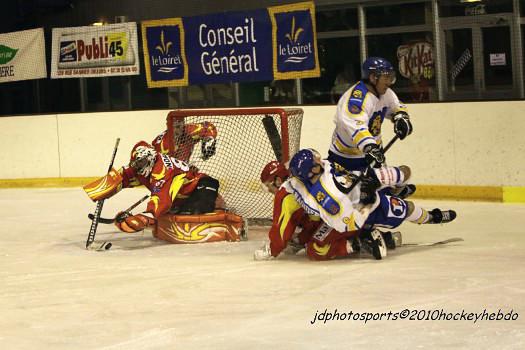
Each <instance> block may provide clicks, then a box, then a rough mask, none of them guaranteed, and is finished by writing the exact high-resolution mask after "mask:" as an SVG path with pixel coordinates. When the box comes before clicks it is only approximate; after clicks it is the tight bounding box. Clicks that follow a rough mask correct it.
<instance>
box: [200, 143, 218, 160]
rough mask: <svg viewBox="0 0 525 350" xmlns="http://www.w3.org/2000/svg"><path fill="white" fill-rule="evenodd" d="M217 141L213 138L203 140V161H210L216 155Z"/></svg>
mask: <svg viewBox="0 0 525 350" xmlns="http://www.w3.org/2000/svg"><path fill="white" fill-rule="evenodd" d="M216 143H217V140H216V139H212V138H207V139H202V141H201V153H202V160H208V159H210V158H211V157H213V156H214V155H215V152H216V151H217V146H216Z"/></svg>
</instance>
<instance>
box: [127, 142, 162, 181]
mask: <svg viewBox="0 0 525 350" xmlns="http://www.w3.org/2000/svg"><path fill="white" fill-rule="evenodd" d="M156 156H157V152H156V151H155V149H154V148H153V146H151V145H150V144H149V143H147V142H145V141H140V142H138V143H137V144H136V145H135V146H134V147H133V150H132V151H131V159H130V161H129V166H130V167H132V168H133V169H135V170H136V171H137V173H139V175H142V176H144V177H148V176H149V175H150V173H151V170H152V169H153V165H155V158H156Z"/></svg>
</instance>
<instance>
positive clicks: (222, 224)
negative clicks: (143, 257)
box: [153, 210, 245, 244]
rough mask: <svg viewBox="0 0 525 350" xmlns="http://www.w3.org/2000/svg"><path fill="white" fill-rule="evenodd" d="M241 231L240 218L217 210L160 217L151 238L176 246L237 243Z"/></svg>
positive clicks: (242, 227) (242, 224)
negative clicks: (200, 213)
mask: <svg viewBox="0 0 525 350" xmlns="http://www.w3.org/2000/svg"><path fill="white" fill-rule="evenodd" d="M243 229H245V227H244V222H243V219H242V217H240V216H239V215H235V214H231V213H226V212H224V211H219V210H217V211H215V212H213V213H209V214H203V215H174V214H166V215H162V216H161V217H160V218H159V219H158V220H157V224H156V225H155V228H154V230H153V236H154V237H155V238H158V239H161V240H164V241H166V242H169V243H176V244H181V243H182V244H185V243H204V242H218V241H229V242H237V241H240V239H241V237H240V235H241V232H242V230H243Z"/></svg>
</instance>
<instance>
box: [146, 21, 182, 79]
mask: <svg viewBox="0 0 525 350" xmlns="http://www.w3.org/2000/svg"><path fill="white" fill-rule="evenodd" d="M147 36H148V42H149V43H151V44H152V45H154V47H153V50H151V51H150V65H151V75H152V80H171V79H180V78H182V77H183V75H184V66H183V62H182V57H181V52H180V40H179V38H180V29H179V26H161V27H149V28H147Z"/></svg>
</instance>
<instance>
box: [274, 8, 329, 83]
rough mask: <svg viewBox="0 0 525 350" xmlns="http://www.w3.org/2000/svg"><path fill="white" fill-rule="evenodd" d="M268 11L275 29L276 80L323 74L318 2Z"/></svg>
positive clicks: (312, 76)
mask: <svg viewBox="0 0 525 350" xmlns="http://www.w3.org/2000/svg"><path fill="white" fill-rule="evenodd" d="M268 12H269V13H270V17H271V20H272V28H273V30H272V46H273V76H274V79H275V80H279V79H297V78H314V77H319V76H320V74H321V73H320V70H319V59H318V56H317V37H316V29H315V6H314V3H313V2H301V3H297V4H291V5H283V6H273V7H270V8H268Z"/></svg>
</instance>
